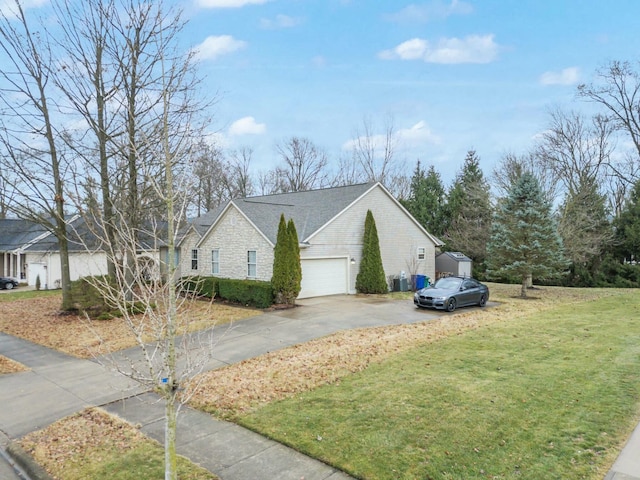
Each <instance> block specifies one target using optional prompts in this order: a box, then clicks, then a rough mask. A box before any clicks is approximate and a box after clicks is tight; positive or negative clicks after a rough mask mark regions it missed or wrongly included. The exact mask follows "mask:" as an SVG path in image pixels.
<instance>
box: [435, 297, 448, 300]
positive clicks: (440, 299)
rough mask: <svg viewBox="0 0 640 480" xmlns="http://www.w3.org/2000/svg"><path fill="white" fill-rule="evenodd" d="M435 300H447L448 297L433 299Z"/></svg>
mask: <svg viewBox="0 0 640 480" xmlns="http://www.w3.org/2000/svg"><path fill="white" fill-rule="evenodd" d="M433 299H434V300H446V299H447V297H433Z"/></svg>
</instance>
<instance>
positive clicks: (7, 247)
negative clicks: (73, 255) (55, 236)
mask: <svg viewBox="0 0 640 480" xmlns="http://www.w3.org/2000/svg"><path fill="white" fill-rule="evenodd" d="M48 233H49V232H48V230H47V229H46V228H44V227H43V226H42V225H39V224H37V223H34V222H32V221H30V220H23V219H20V218H3V219H0V251H3V252H11V251H13V250H17V249H20V248H24V247H25V246H26V245H29V244H30V243H32V242H34V241H36V240H37V239H38V237H41V236H43V235H47V234H48Z"/></svg>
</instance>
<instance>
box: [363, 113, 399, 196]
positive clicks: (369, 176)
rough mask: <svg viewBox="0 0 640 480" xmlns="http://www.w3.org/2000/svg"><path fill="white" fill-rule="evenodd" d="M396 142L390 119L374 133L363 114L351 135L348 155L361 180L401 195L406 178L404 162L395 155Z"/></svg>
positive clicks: (369, 122)
mask: <svg viewBox="0 0 640 480" xmlns="http://www.w3.org/2000/svg"><path fill="white" fill-rule="evenodd" d="M399 143H400V139H399V138H398V135H397V134H396V131H395V126H394V122H393V119H392V118H388V119H387V120H386V121H385V125H384V131H383V133H381V134H376V133H375V132H374V125H373V122H372V120H371V119H370V118H367V117H365V118H364V119H363V120H362V127H361V128H357V129H356V130H355V131H354V134H353V140H352V158H353V162H354V164H355V165H357V166H358V167H359V169H360V171H361V173H360V177H361V178H362V179H363V181H365V182H380V183H382V184H383V185H384V186H385V187H387V188H388V189H389V190H390V191H391V193H393V194H394V195H395V196H397V197H404V196H406V195H407V194H408V187H409V184H410V179H409V177H408V176H407V174H406V173H405V172H406V171H407V168H406V165H405V163H404V162H402V161H400V160H399V159H398V158H397V155H396V153H397V149H398V146H399Z"/></svg>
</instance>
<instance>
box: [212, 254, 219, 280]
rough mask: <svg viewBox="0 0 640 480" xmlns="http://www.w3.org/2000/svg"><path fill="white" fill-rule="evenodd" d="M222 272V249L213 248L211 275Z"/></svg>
mask: <svg viewBox="0 0 640 480" xmlns="http://www.w3.org/2000/svg"><path fill="white" fill-rule="evenodd" d="M219 273H220V250H218V249H217V248H216V249H215V250H211V275H218V274H219Z"/></svg>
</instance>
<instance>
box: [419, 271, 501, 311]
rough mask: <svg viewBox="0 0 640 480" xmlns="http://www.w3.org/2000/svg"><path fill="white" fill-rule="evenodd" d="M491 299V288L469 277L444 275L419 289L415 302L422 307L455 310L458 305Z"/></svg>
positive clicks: (474, 303) (484, 303) (481, 303)
mask: <svg viewBox="0 0 640 480" xmlns="http://www.w3.org/2000/svg"><path fill="white" fill-rule="evenodd" d="M487 300H489V288H488V287H487V286H486V285H484V284H482V283H480V282H479V281H477V280H475V279H473V278H469V277H444V278H441V279H440V280H438V281H437V282H436V283H435V284H434V285H430V286H428V287H426V288H423V289H421V290H418V291H417V292H416V293H415V294H414V296H413V303H414V304H415V305H416V306H417V307H420V308H437V309H441V310H446V311H447V312H453V311H454V310H455V309H456V308H458V307H466V306H469V305H479V306H481V307H484V306H485V305H486V304H487Z"/></svg>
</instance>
